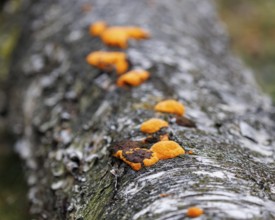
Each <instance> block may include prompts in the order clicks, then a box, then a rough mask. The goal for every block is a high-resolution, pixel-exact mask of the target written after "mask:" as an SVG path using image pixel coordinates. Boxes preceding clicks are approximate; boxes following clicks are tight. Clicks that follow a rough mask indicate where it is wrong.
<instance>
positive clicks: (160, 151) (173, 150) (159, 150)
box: [151, 141, 185, 160]
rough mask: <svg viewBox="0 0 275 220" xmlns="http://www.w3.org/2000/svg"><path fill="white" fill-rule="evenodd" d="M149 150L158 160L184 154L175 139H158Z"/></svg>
mask: <svg viewBox="0 0 275 220" xmlns="http://www.w3.org/2000/svg"><path fill="white" fill-rule="evenodd" d="M151 150H152V151H153V152H155V153H156V154H157V157H158V158H159V159H160V160H165V159H170V158H174V157H177V156H179V155H181V154H184V153H185V151H184V149H183V148H182V147H181V146H180V145H179V144H178V143H176V142H175V141H160V142H157V143H155V144H154V145H153V146H152V147H151Z"/></svg>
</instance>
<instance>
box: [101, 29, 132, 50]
mask: <svg viewBox="0 0 275 220" xmlns="http://www.w3.org/2000/svg"><path fill="white" fill-rule="evenodd" d="M128 38H129V37H128V34H127V32H126V31H125V29H124V28H122V27H110V28H108V29H106V30H105V31H103V33H102V34H101V40H102V41H103V43H105V44H106V45H108V46H114V47H120V48H123V49H126V48H127V46H128Z"/></svg>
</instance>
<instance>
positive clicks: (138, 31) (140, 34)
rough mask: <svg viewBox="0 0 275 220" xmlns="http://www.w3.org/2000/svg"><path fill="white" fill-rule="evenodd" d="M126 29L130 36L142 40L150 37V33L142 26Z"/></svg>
mask: <svg viewBox="0 0 275 220" xmlns="http://www.w3.org/2000/svg"><path fill="white" fill-rule="evenodd" d="M125 29H126V32H127V34H128V36H129V38H133V39H136V40H140V39H147V38H149V37H150V34H149V33H148V32H147V31H145V30H144V29H142V28H140V27H126V28H125Z"/></svg>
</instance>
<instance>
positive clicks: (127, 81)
mask: <svg viewBox="0 0 275 220" xmlns="http://www.w3.org/2000/svg"><path fill="white" fill-rule="evenodd" d="M149 76H150V74H149V72H147V71H145V70H141V69H139V70H132V71H129V72H127V73H125V74H124V75H122V76H120V77H119V78H118V80H117V85H118V86H120V87H121V86H125V85H130V86H139V85H140V84H142V83H143V82H144V81H146V80H147V79H148V78H149Z"/></svg>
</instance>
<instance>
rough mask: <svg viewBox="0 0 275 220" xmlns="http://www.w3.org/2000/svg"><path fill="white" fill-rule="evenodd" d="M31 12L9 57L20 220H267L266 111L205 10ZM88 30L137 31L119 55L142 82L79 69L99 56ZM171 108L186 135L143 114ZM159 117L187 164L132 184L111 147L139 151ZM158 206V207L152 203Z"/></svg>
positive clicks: (108, 4)
mask: <svg viewBox="0 0 275 220" xmlns="http://www.w3.org/2000/svg"><path fill="white" fill-rule="evenodd" d="M90 3H91V5H92V10H91V11H89V12H87V11H86V12H84V11H83V5H86V6H87V1H76V0H66V1H64V0H58V1H57V0H55V1H39V2H37V3H35V4H33V5H31V7H30V9H29V13H30V15H29V18H28V22H27V23H26V24H25V26H24V30H25V31H24V34H23V36H22V39H21V41H20V45H19V47H18V49H17V52H16V54H15V57H14V65H13V68H12V74H11V77H10V80H11V82H12V85H13V89H12V90H11V91H10V97H12V98H11V99H10V102H9V103H10V109H9V111H10V125H11V127H12V129H13V130H14V132H15V133H17V134H18V136H19V137H20V138H19V140H18V143H17V145H16V148H17V150H18V152H19V153H20V155H21V157H22V158H23V159H24V160H25V164H26V168H27V169H26V173H27V178H28V184H29V188H30V191H29V199H30V201H31V213H33V214H35V215H36V216H38V218H44V219H184V218H185V217H186V212H187V208H188V207H190V206H194V205H195V206H199V207H201V208H202V209H203V210H204V212H205V214H204V215H202V216H201V217H200V219H275V211H274V207H275V166H274V150H275V148H274V146H275V143H274V141H275V140H274V131H275V124H274V108H273V107H272V105H271V101H270V99H269V98H268V97H266V96H264V95H263V94H262V93H261V92H260V91H259V89H258V87H257V85H256V84H255V82H254V78H253V76H252V73H251V72H250V71H249V70H247V69H246V68H245V67H244V66H243V64H242V63H241V62H240V61H239V60H238V59H237V58H235V57H234V56H232V54H231V52H230V49H229V42H228V37H227V35H226V33H225V32H224V29H223V27H222V26H221V24H220V23H219V20H218V18H217V16H216V11H215V8H214V5H213V3H212V2H211V1H206V0H204V1H202V0H183V1H178V0H171V1H165V0H159V1H149V0H148V1H146V0H139V1H130V0H116V1H112V0H100V1H91V2H90ZM97 20H105V21H106V22H108V23H109V24H110V25H138V26H141V27H144V28H146V29H147V30H149V31H150V33H151V35H152V37H151V39H149V40H146V41H138V42H134V41H131V42H130V45H129V48H128V49H127V50H126V51H125V52H126V53H127V55H128V59H129V62H130V63H131V65H132V68H139V67H141V68H144V69H146V70H148V71H150V73H151V78H150V80H149V81H147V82H146V83H144V84H142V85H141V86H139V87H136V88H117V87H116V85H115V83H116V78H117V77H116V74H115V73H112V74H108V73H105V72H102V71H99V70H97V69H95V68H92V67H91V66H89V65H88V64H87V63H86V61H85V57H86V55H87V54H88V53H90V52H92V51H96V50H115V49H110V48H107V47H106V46H104V45H103V44H102V42H101V41H100V40H99V39H97V38H94V37H91V36H90V35H89V34H88V26H89V25H90V24H91V23H92V22H95V21H97ZM168 98H174V99H177V100H179V101H180V102H182V103H184V105H185V106H186V117H188V118H189V119H191V120H192V121H194V122H195V123H196V128H188V127H182V126H180V125H178V124H177V123H176V121H177V119H176V117H175V116H173V115H167V114H162V113H156V112H155V111H154V110H153V108H154V105H155V104H156V103H157V102H158V101H160V100H164V99H168ZM151 117H159V118H162V119H166V120H168V121H169V122H170V126H169V128H168V130H167V131H168V132H169V134H170V138H171V140H175V141H176V142H178V143H179V144H180V145H181V146H183V147H184V149H185V150H186V151H188V150H192V151H193V152H194V153H193V154H191V155H189V154H186V155H184V156H181V157H178V158H175V159H170V160H163V161H160V162H158V163H157V164H156V165H154V166H152V167H146V168H143V169H141V170H140V171H138V172H136V171H133V170H132V169H131V168H129V167H128V166H127V165H126V164H123V163H121V162H120V161H118V160H116V159H114V158H112V156H111V155H110V153H109V150H110V148H111V146H112V145H113V144H114V143H115V142H117V141H121V140H134V141H136V140H142V139H143V138H145V135H144V134H142V133H141V132H140V131H139V126H140V124H141V123H142V122H143V121H145V120H147V119H149V118H151ZM163 195H165V196H163Z"/></svg>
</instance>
